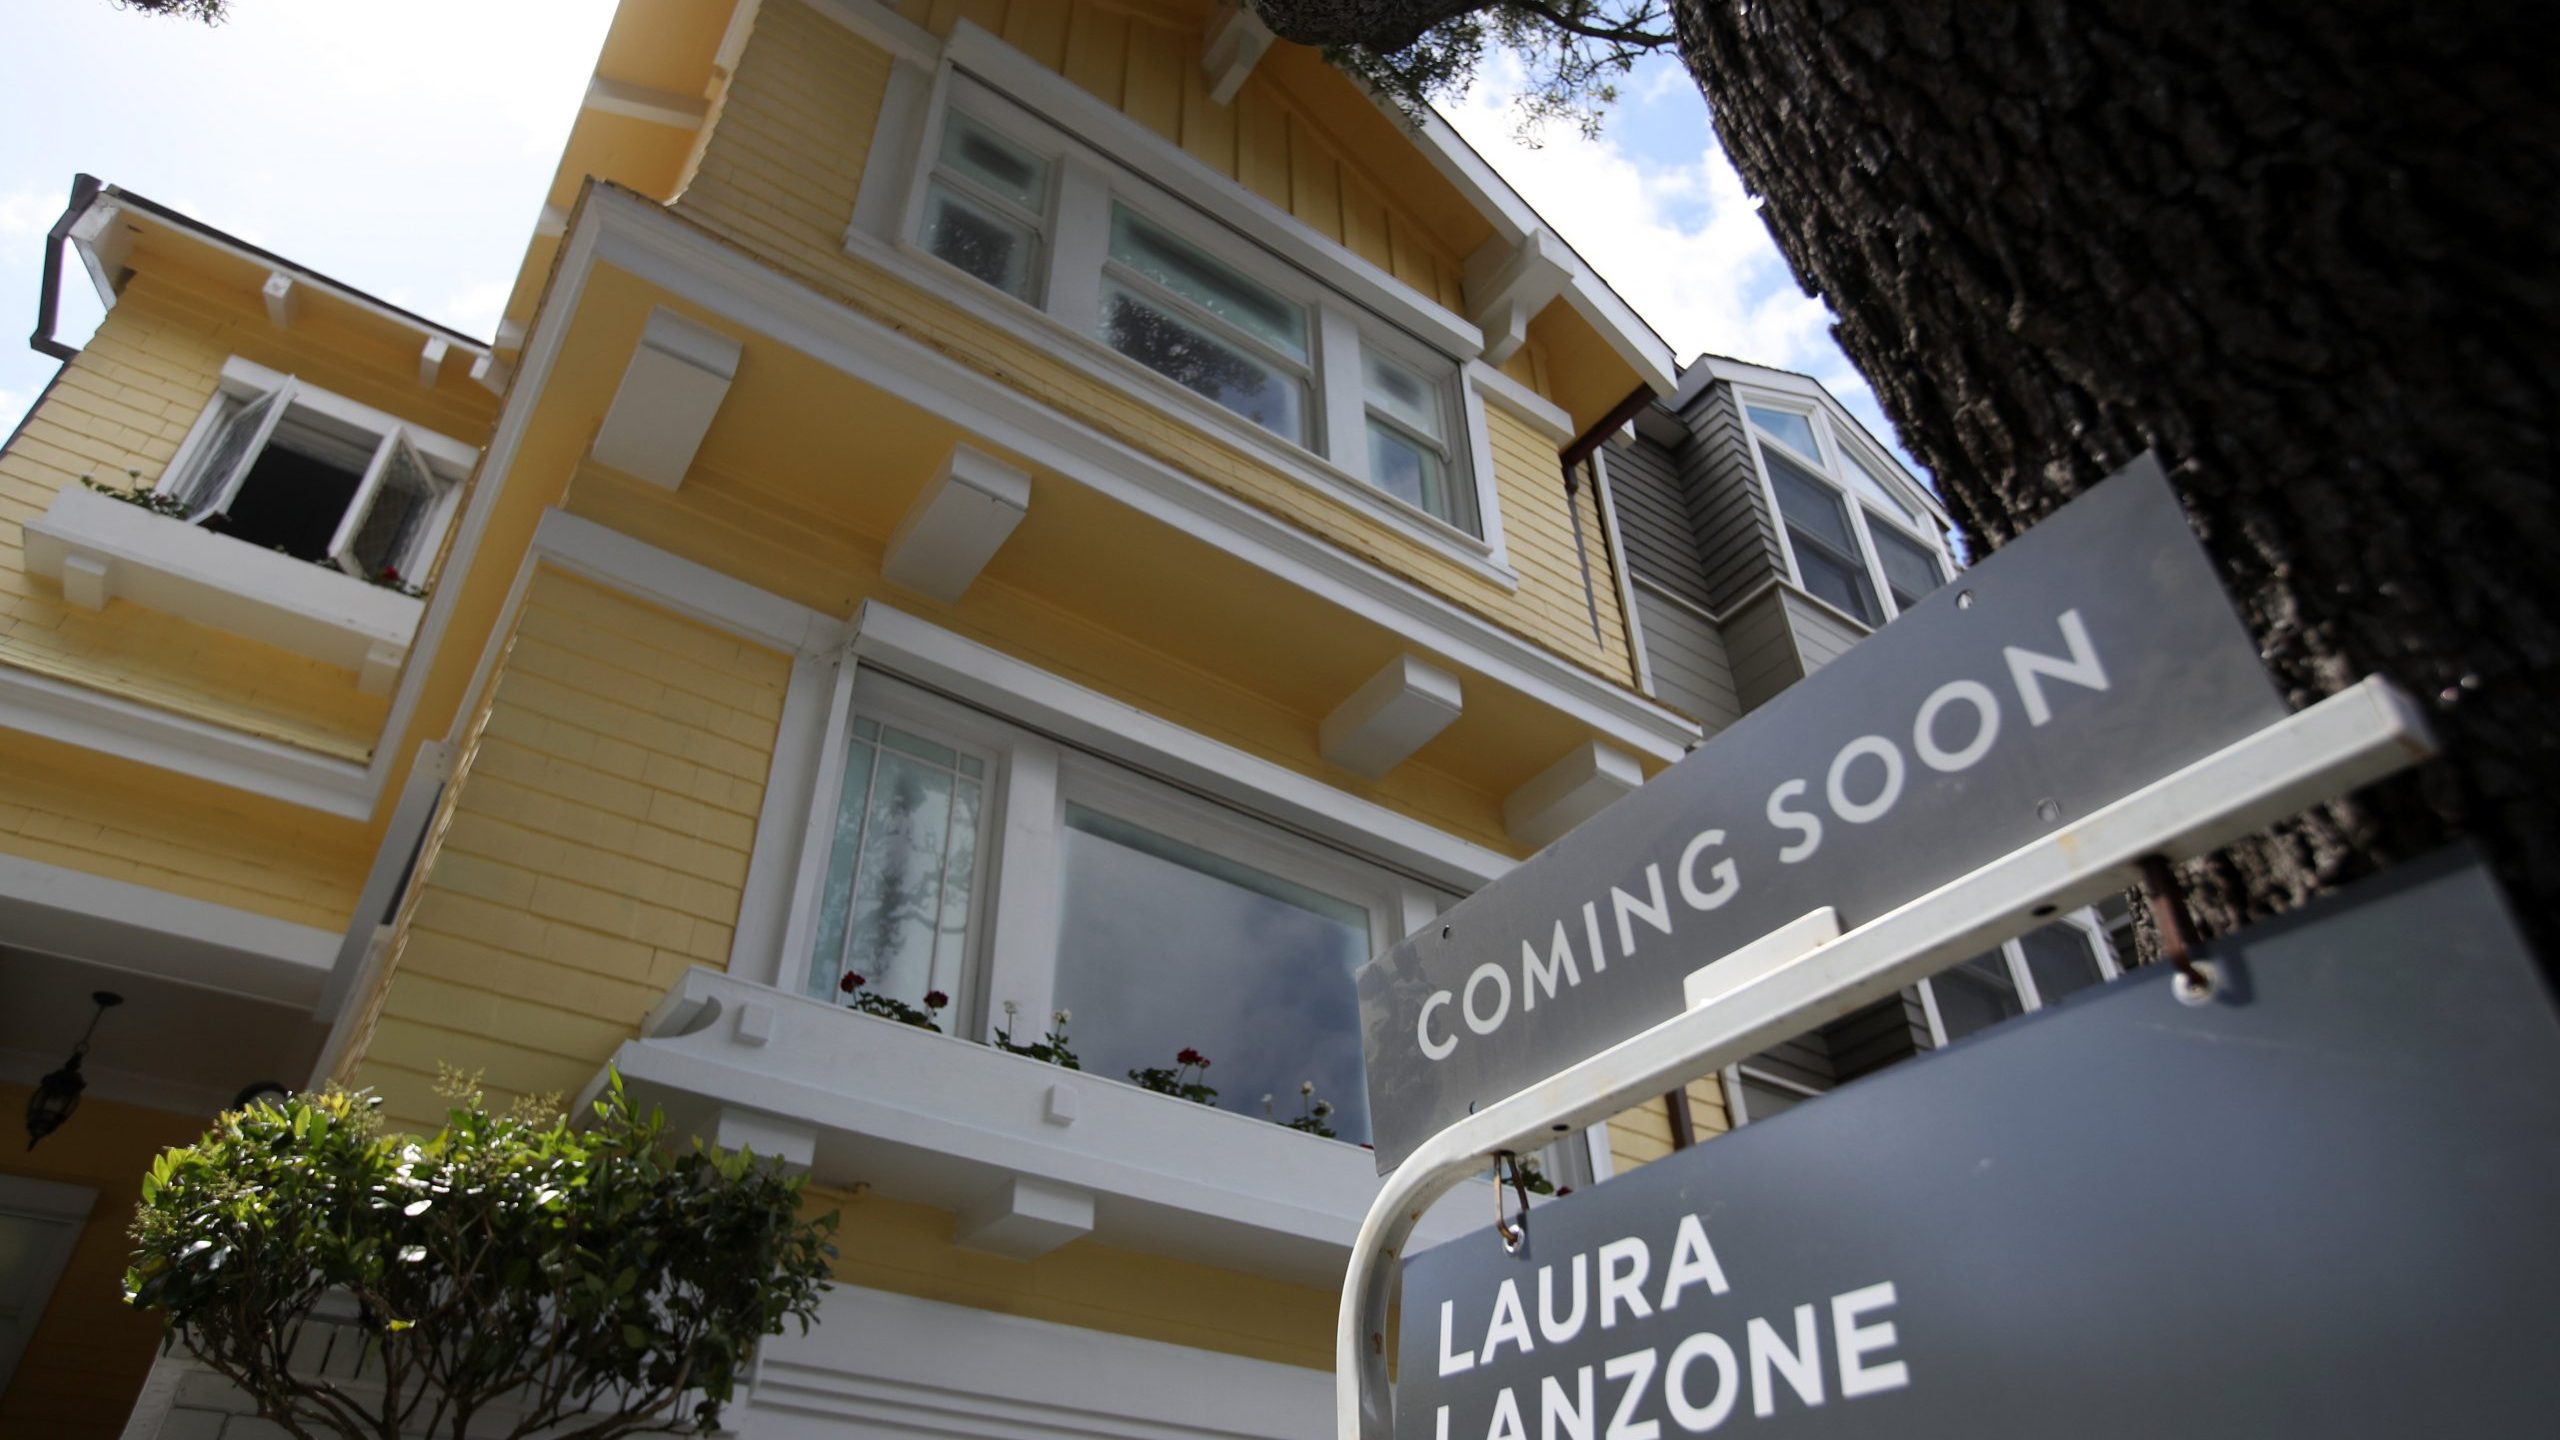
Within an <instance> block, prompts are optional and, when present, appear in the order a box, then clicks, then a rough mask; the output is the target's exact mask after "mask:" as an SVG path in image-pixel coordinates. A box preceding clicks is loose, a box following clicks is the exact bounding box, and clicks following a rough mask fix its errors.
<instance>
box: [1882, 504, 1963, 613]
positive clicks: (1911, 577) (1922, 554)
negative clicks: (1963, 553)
mask: <svg viewBox="0 0 2560 1440" xmlns="http://www.w3.org/2000/svg"><path fill="white" fill-rule="evenodd" d="M1867 533H1868V534H1870V535H1873V536H1874V537H1876V559H1877V561H1878V562H1879V563H1881V564H1882V565H1883V566H1884V583H1885V584H1886V585H1887V586H1889V587H1891V588H1892V590H1893V603H1894V604H1895V605H1898V606H1900V607H1902V608H1904V609H1906V610H1907V609H1909V608H1910V607H1911V604H1912V602H1913V601H1915V600H1918V599H1919V598H1920V597H1921V596H1923V595H1926V594H1928V593H1929V592H1930V591H1932V590H1935V589H1937V588H1938V587H1939V586H1940V585H1943V584H1945V583H1946V579H1947V577H1946V575H1945V574H1944V573H1942V572H1941V571H1940V569H1939V567H1938V557H1937V556H1935V555H1932V554H1930V553H1929V552H1928V551H1927V550H1926V549H1924V548H1922V546H1921V545H1920V544H1919V542H1917V541H1915V540H1909V539H1905V538H1904V537H1902V536H1900V535H1897V534H1895V533H1894V532H1893V531H1891V530H1888V529H1886V528H1885V527H1884V526H1882V525H1877V524H1874V523H1872V522H1871V523H1869V524H1868V526H1867Z"/></svg>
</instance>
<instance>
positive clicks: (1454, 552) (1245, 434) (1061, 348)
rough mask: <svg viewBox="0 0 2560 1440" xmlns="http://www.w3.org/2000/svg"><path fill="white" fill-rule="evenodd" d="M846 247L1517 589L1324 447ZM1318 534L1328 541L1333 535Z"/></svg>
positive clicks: (880, 252) (1050, 321) (1008, 299)
mask: <svg viewBox="0 0 2560 1440" xmlns="http://www.w3.org/2000/svg"><path fill="white" fill-rule="evenodd" d="M844 246H845V250H846V251H847V253H849V254H852V255H853V256H855V257H856V258H858V259H862V260H866V261H868V262H870V263H871V264H873V265H876V266H878V267H879V268H881V269H883V270H885V271H888V272H889V273H890V274H891V275H894V276H895V277H897V278H898V279H899V280H902V281H904V282H906V283H907V284H909V285H912V286H914V287H915V288H917V289H919V290H922V291H925V292H926V293H927V294H930V295H932V296H934V297H935V298H936V299H939V300H942V301H945V302H947V303H949V304H951V305H954V306H957V307H959V308H960V309H961V310H963V311H965V312H967V313H968V314H970V315H972V316H974V317H975V318H977V319H980V320H984V321H987V322H988V323H990V324H994V325H998V326H1001V327H1004V328H1006V329H1014V330H1018V329H1020V328H1022V327H1024V326H1030V327H1033V328H1035V329H1037V330H1039V331H1040V332H1041V333H1042V337H1043V338H1044V339H1045V340H1047V341H1048V342H1049V344H1048V348H1049V351H1050V353H1051V354H1054V355H1056V356H1058V357H1059V358H1060V359H1063V360H1066V361H1067V362H1068V363H1070V364H1072V365H1075V366H1076V367H1077V368H1078V369H1080V370H1083V371H1084V372H1085V373H1086V374H1087V375H1088V376H1090V377H1091V378H1093V379H1094V380H1095V381H1097V382H1099V383H1101V384H1104V385H1107V386H1110V387H1111V388H1113V389H1116V390H1119V391H1122V392H1124V393H1127V394H1132V395H1135V396H1138V397H1139V398H1141V399H1144V400H1147V401H1149V402H1151V403H1153V404H1155V405H1158V406H1160V407H1162V408H1164V409H1165V410H1168V411H1170V412H1172V413H1174V414H1175V415H1177V416H1178V417H1180V418H1182V419H1186V420H1188V421H1190V422H1191V423H1192V424H1193V425H1195V426H1196V427H1198V428H1200V429H1204V430H1207V431H1210V432H1212V433H1213V434H1214V435H1215V436H1216V437H1217V438H1219V439H1221V440H1223V441H1225V442H1226V443H1228V444H1231V445H1235V446H1237V447H1238V448H1240V449H1243V450H1245V451H1246V452H1247V453H1248V454H1250V455H1252V456H1253V457H1254V458H1255V459H1258V460H1260V461H1261V462H1262V463H1264V464H1265V465H1268V466H1270V467H1271V468H1272V469H1274V470H1277V471H1279V472H1280V473H1282V474H1283V475H1286V476H1288V477H1289V478H1290V479H1292V480H1295V481H1297V482H1299V483H1300V484H1303V485H1307V486H1309V487H1310V488H1313V489H1317V490H1320V491H1322V492H1324V493H1325V494H1328V495H1331V496H1333V497H1334V498H1336V499H1339V500H1343V501H1345V502H1347V503H1349V504H1351V505H1352V506H1354V507H1356V508H1358V509H1361V510H1365V511H1368V512H1370V514H1371V516H1372V518H1374V519H1376V520H1377V521H1379V522H1380V523H1381V524H1383V525H1385V526H1387V527H1388V528H1389V529H1391V530H1392V531H1393V532H1394V533H1396V534H1398V535H1401V536H1403V537H1404V538H1406V539H1409V540H1412V541H1414V542H1415V543H1417V544H1419V545H1422V546H1424V547H1425V548H1427V549H1429V550H1430V551H1431V552H1432V553H1434V554H1436V555H1439V556H1441V557H1442V558H1444V559H1447V560H1449V561H1452V562H1454V563H1455V564H1457V565H1459V566H1461V567H1462V568H1464V569H1465V570H1466V571H1467V572H1468V573H1469V574H1472V575H1474V576H1476V577H1477V578H1479V579H1481V580H1483V581H1485V582H1486V583H1488V584H1491V585H1494V586H1497V587H1499V588H1500V589H1502V590H1503V591H1505V592H1511V591H1516V590H1518V589H1519V588H1520V576H1519V574H1518V572H1516V571H1514V570H1513V569H1512V568H1511V567H1510V566H1509V565H1508V564H1507V563H1505V561H1504V559H1503V557H1502V556H1501V554H1500V553H1498V551H1497V549H1496V547H1495V546H1493V545H1492V544H1491V543H1489V542H1487V541H1485V540H1483V539H1480V538H1478V537H1476V536H1474V535H1470V534H1468V533H1467V532H1465V531H1463V530H1461V529H1459V528H1458V527H1457V526H1455V525H1452V524H1450V523H1449V522H1447V521H1445V520H1442V519H1441V518H1440V517H1438V516H1436V515H1433V514H1431V513H1430V512H1428V511H1425V510H1422V509H1419V508H1417V507H1415V506H1412V505H1408V504H1406V503H1405V502H1404V501H1402V500H1399V499H1397V498H1396V497H1394V496H1392V495H1389V494H1388V493H1386V492H1385V491H1383V490H1380V489H1378V488H1377V487H1376V486H1374V485H1371V484H1369V483H1368V482H1366V481H1364V480H1361V479H1360V478H1358V477H1357V476H1355V475H1353V474H1352V473H1351V472H1350V471H1348V470H1345V469H1343V468H1342V467H1340V466H1338V465H1336V464H1334V463H1333V462H1332V461H1330V460H1327V459H1325V458H1324V457H1323V456H1320V455H1317V454H1315V453H1314V452H1312V451H1308V450H1303V449H1300V448H1298V447H1296V446H1294V445H1290V444H1288V443H1287V442H1285V441H1282V440H1279V439H1277V438H1276V437H1274V436H1272V435H1271V434H1270V432H1268V431H1266V430H1264V429H1262V428H1261V427H1260V426H1257V425H1255V424H1254V423H1253V422H1251V421H1249V420H1245V419H1242V418H1241V417H1239V416H1237V415H1235V414H1234V413H1232V412H1230V411H1228V410H1226V409H1225V408H1223V407H1221V406H1219V405H1216V404H1213V403H1211V402H1209V401H1208V400H1205V399H1203V398H1201V397H1200V396H1198V395H1196V394H1194V393H1192V392H1191V391H1189V390H1187V389H1185V388H1183V387H1182V386H1180V385H1177V384H1175V383H1174V382H1173V381H1171V380H1168V379H1166V378H1165V377H1163V376H1161V375H1158V374H1157V373H1155V372H1154V371H1153V370H1150V369H1148V368H1147V367H1145V366H1144V365H1141V364H1139V363H1137V362H1136V361H1134V360H1131V359H1130V358H1129V357H1127V356H1125V355H1123V354H1121V353H1120V352H1119V351H1117V350H1114V349H1112V348H1111V347H1110V346H1108V345H1105V344H1103V343H1102V342H1100V341H1098V340H1095V339H1094V338H1092V337H1091V336H1089V335H1083V334H1079V333H1078V332H1077V331H1075V330H1074V329H1072V328H1071V327H1069V326H1066V325H1062V324H1060V323H1059V322H1058V320H1057V318H1056V317H1055V316H1052V315H1051V314H1049V313H1048V312H1047V311H1045V310H1042V309H1040V308H1039V307H1037V306H1034V305H1029V304H1025V303H1024V302H1022V301H1021V300H1018V299H1016V298H1014V297H1013V296H1011V295H1007V294H1004V293H1003V292H1001V291H997V290H993V289H992V288H990V287H986V286H981V285H978V284H976V283H974V282H972V281H968V280H963V279H960V278H959V277H957V276H956V275H954V274H953V273H952V271H951V269H950V267H949V266H946V265H944V264H943V263H942V262H941V261H939V260H936V259H933V258H932V257H931V256H928V255H926V254H924V253H923V252H922V251H920V250H918V249H916V248H915V247H914V246H913V245H911V244H908V243H906V242H898V243H895V244H892V243H890V242H888V241H884V240H882V239H880V238H878V237H877V236H874V235H870V234H867V233H865V232H863V231H861V230H858V229H857V230H851V231H848V232H847V233H846V235H845V240H844ZM1478 495H1479V497H1480V500H1479V503H1482V504H1490V503H1492V496H1493V487H1492V486H1490V485H1485V484H1482V483H1479V484H1478ZM1325 538H1326V539H1328V540H1333V539H1336V538H1337V537H1334V536H1326V537H1325Z"/></svg>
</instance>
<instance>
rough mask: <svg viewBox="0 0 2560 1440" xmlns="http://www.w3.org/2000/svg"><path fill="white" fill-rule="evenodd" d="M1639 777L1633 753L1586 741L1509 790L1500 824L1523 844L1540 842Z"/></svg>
mask: <svg viewBox="0 0 2560 1440" xmlns="http://www.w3.org/2000/svg"><path fill="white" fill-rule="evenodd" d="M1643 783H1644V767H1643V766H1642V765H1640V764H1638V763H1637V762H1636V757H1634V756H1633V755H1629V754H1627V753H1626V752H1625V751H1623V750H1615V749H1612V748H1610V747H1609V746H1606V745H1603V744H1601V743H1600V742H1599V741H1597V740H1589V741H1585V742H1584V743H1582V744H1580V745H1577V746H1575V747H1574V748H1573V749H1572V750H1570V751H1568V752H1566V754H1565V757H1564V758H1563V759H1561V760H1558V761H1557V762H1556V763H1554V764H1553V765H1550V766H1548V767H1547V768H1546V769H1545V770H1543V771H1540V772H1539V774H1538V777H1537V778H1536V779H1534V780H1532V781H1530V782H1529V783H1528V784H1526V785H1523V786H1521V787H1520V788H1519V789H1517V790H1514V791H1512V792H1511V798H1509V799H1507V800H1505V801H1503V802H1502V826H1503V828H1504V829H1506V830H1508V831H1510V832H1511V838H1513V839H1514V840H1517V841H1519V842H1520V843H1522V844H1524V845H1535V846H1545V845H1548V844H1550V843H1552V842H1554V841H1555V840H1556V839H1558V838H1559V837H1561V836H1562V835H1563V834H1564V833H1565V832H1566V831H1568V830H1571V829H1572V828H1573V827H1574V826H1576V825H1579V824H1581V823H1582V822H1583V821H1585V820H1588V819H1590V818H1591V817H1592V816H1594V815H1597V814H1599V813H1600V812H1601V811H1602V810H1605V809H1607V808H1608V806H1609V803H1610V802H1611V801H1613V800H1616V799H1618V798H1620V797H1621V796H1624V795H1626V794H1628V793H1629V792H1631V791H1633V790H1634V789H1635V788H1636V787H1637V786H1639V785H1642V784H1643Z"/></svg>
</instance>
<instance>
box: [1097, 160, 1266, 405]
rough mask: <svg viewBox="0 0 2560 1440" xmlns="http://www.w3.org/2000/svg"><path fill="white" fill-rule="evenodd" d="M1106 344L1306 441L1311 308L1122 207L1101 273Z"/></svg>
mask: <svg viewBox="0 0 2560 1440" xmlns="http://www.w3.org/2000/svg"><path fill="white" fill-rule="evenodd" d="M1102 339H1103V341H1104V342H1105V343H1106V344H1108V345H1110V347H1111V348H1112V349H1114V350H1117V351H1119V352H1120V353H1121V354H1123V355H1126V356H1128V357H1129V358H1130V359H1132V360H1135V361H1137V362H1138V363H1139V364H1141V365H1144V366H1146V367H1147V368H1148V369H1150V370H1153V371H1155V372H1156V373H1157V374H1159V375H1162V376H1164V377H1165V378H1166V379H1168V380H1171V381H1173V382H1174V383H1175V384H1177V385H1180V386H1181V387H1183V388H1184V389H1186V390H1189V391H1191V392H1193V393H1194V394H1198V395H1202V396H1205V397H1207V398H1208V399H1209V400H1210V401H1212V402H1214V403H1215V404H1217V405H1218V406H1219V407H1221V408H1222V409H1226V410H1230V411H1233V412H1234V413H1235V414H1238V415H1241V416H1243V417H1244V418H1245V419H1247V420H1250V421H1252V422H1253V423H1254V424H1256V425H1259V426H1261V427H1262V428H1263V429H1265V430H1268V431H1270V432H1271V433H1272V434H1274V435H1277V436H1279V437H1280V438H1281V439H1283V440H1287V441H1289V442H1291V443H1292V444H1298V445H1303V444H1306V443H1307V438H1308V437H1307V381H1308V377H1309V375H1310V374H1311V373H1312V370H1311V367H1310V361H1311V359H1312V356H1311V355H1310V353H1309V349H1308V344H1307V311H1306V307H1305V306H1303V305H1299V304H1294V303H1292V302H1291V301H1289V300H1288V299H1287V298H1285V297H1283V296H1281V295H1279V294H1277V293H1275V292H1274V291H1272V290H1270V289H1268V288H1267V287H1265V286H1262V285H1258V284H1255V283H1254V282H1253V281H1252V280H1250V279H1247V278H1246V277H1245V276H1244V275H1242V274H1240V273H1238V272H1237V271H1236V270H1235V269H1233V268H1232V267H1230V266H1227V265H1224V264H1221V263H1219V262H1218V261H1217V260H1215V259H1213V258H1212V257H1211V256H1209V255H1208V254H1207V253H1206V252H1204V251H1203V250H1201V249H1200V247H1198V246H1196V245H1193V244H1191V243H1190V242H1188V241H1186V240H1183V239H1182V238H1180V237H1179V236H1177V235H1175V234H1174V233H1173V232H1172V231H1170V230H1168V229H1166V228H1165V227H1164V226H1162V225H1159V224H1157V223H1156V222H1154V221H1152V220H1149V219H1148V218H1147V217H1146V216H1144V215H1141V214H1139V213H1138V212H1137V211H1135V210H1133V209H1131V208H1130V207H1129V206H1128V205H1126V204H1125V203H1122V202H1119V201H1114V202H1113V203H1112V206H1111V246H1110V250H1109V259H1107V260H1106V261H1105V262H1104V264H1103V268H1102Z"/></svg>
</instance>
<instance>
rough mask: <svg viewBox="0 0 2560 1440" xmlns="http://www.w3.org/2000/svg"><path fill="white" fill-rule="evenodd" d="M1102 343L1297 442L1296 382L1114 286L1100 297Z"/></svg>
mask: <svg viewBox="0 0 2560 1440" xmlns="http://www.w3.org/2000/svg"><path fill="white" fill-rule="evenodd" d="M1102 338H1103V339H1104V340H1105V341H1107V342H1109V344H1110V346H1111V348H1112V349H1114V350H1117V351H1119V352H1120V353H1121V354H1123V355H1126V356H1128V357H1129V358H1130V359H1132V360H1135V361H1137V362H1138V363H1139V364H1141V365H1144V366H1146V367H1147V368H1148V369H1150V370H1153V371H1155V372H1156V373H1157V374H1159V375H1162V376H1164V377H1165V378H1167V379H1169V380H1172V381H1173V382H1174V383H1176V384H1178V385H1181V386H1182V387H1183V388H1185V389H1187V390H1193V391H1197V392H1198V393H1200V394H1202V395H1205V396H1207V397H1209V398H1210V399H1211V400H1214V401H1216V402H1217V403H1218V404H1220V405H1223V406H1225V407H1226V408H1227V409H1229V410H1233V411H1234V412H1236V413H1237V414H1239V415H1241V416H1243V417H1244V418H1246V419H1247V420H1250V421H1252V422H1253V423H1254V424H1256V425H1259V426H1261V427H1262V428H1263V429H1265V430H1269V431H1271V432H1272V433H1273V434H1276V435H1279V436H1281V437H1282V438H1284V439H1288V440H1302V439H1303V438H1304V433H1305V432H1304V431H1303V430H1302V429H1301V428H1300V426H1301V421H1300V416H1301V415H1302V414H1303V413H1304V410H1305V398H1306V396H1305V390H1304V388H1303V387H1302V386H1301V385H1300V384H1299V383H1298V381H1297V380H1296V379H1295V378H1293V377H1291V376H1287V375H1283V374H1281V373H1280V372H1279V371H1278V370H1276V369H1274V368H1272V367H1271V366H1268V365H1265V364H1263V363H1262V362H1261V361H1259V360H1255V359H1252V358H1251V357H1249V356H1247V355H1245V354H1244V353H1243V352H1242V351H1239V350H1237V349H1236V348H1234V347H1233V346H1230V345H1227V344H1224V343H1222V342H1221V341H1219V340H1217V339H1216V338H1214V337H1212V336H1210V335H1209V334H1207V333H1206V332H1204V331H1202V330H1201V329H1200V328H1199V327H1197V326H1195V325H1193V324H1191V323H1190V322H1189V321H1187V320H1183V319H1180V318H1177V317H1176V316H1173V315H1171V314H1168V313H1166V311H1165V310H1164V308H1163V307H1161V306H1157V305H1154V304H1151V303H1149V302H1148V301H1146V300H1143V299H1141V298H1139V297H1138V296H1137V295H1136V294H1134V293H1132V292H1130V291H1128V290H1125V289H1123V288H1121V287H1120V286H1117V285H1110V286H1106V287H1105V288H1104V291H1103V296H1102Z"/></svg>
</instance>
